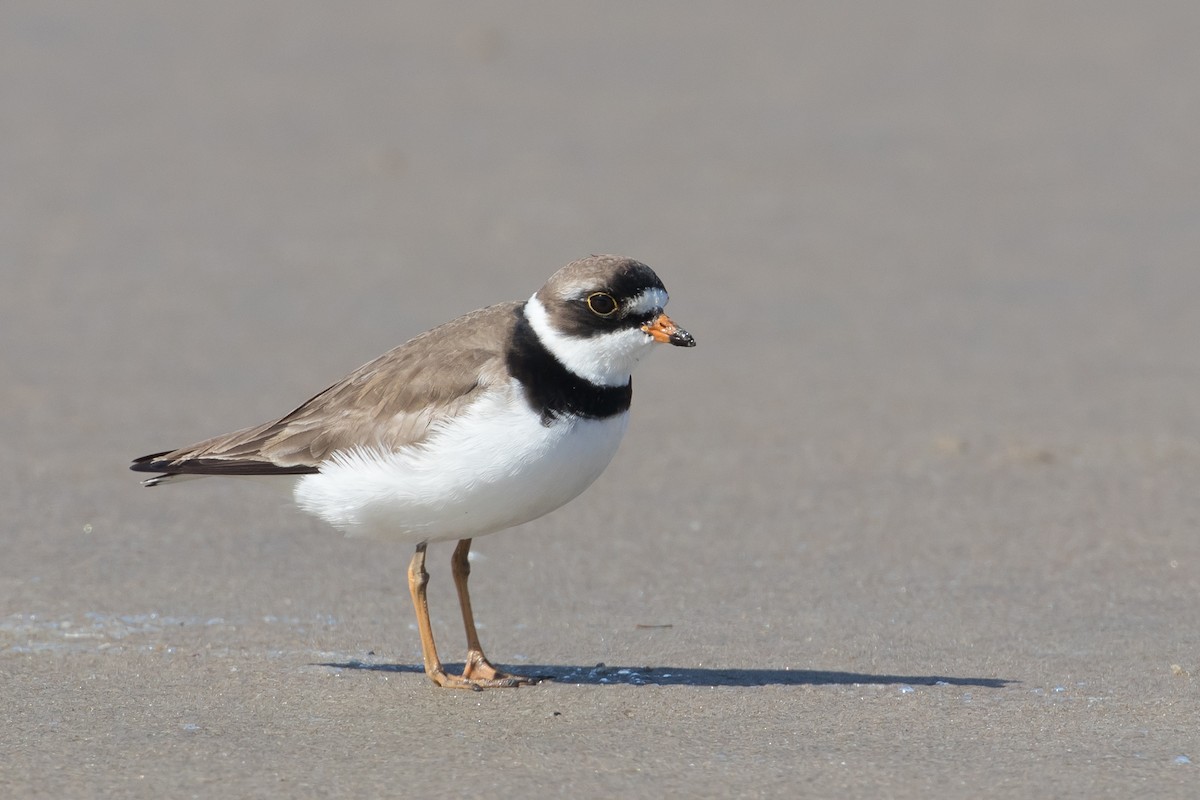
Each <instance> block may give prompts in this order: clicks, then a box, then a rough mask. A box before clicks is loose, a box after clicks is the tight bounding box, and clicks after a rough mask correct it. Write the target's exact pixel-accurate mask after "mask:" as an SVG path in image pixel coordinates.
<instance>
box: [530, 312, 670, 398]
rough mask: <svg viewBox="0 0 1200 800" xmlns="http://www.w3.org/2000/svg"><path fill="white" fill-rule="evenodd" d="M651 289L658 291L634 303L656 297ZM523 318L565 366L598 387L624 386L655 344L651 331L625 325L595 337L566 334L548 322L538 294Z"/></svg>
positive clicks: (548, 319)
mask: <svg viewBox="0 0 1200 800" xmlns="http://www.w3.org/2000/svg"><path fill="white" fill-rule="evenodd" d="M651 292H661V290H658V289H649V290H647V291H645V292H642V293H641V294H640V295H638V297H637V298H636V299H635V300H634V301H633V303H634V304H637V305H646V304H649V303H652V302H654V300H656V299H657V298H653V297H652V296H651V295H650V293H651ZM661 294H662V300H663V302H666V292H661ZM631 307H632V306H631ZM661 307H662V304H661V303H656V304H655V305H653V306H647V307H646V308H645V311H649V310H652V308H661ZM645 311H643V312H642V313H645ZM525 318H526V319H528V320H529V325H530V326H531V327H532V328H533V332H534V333H536V334H537V336H538V338H539V339H541V340H542V344H544V345H546V349H547V350H549V351H550V352H551V353H552V354H553V355H554V357H555V358H557V359H558V360H559V362H560V363H561V364H562V365H563V366H564V367H566V368H567V369H568V370H570V371H571V372H573V373H575V374H576V375H578V376H579V377H581V378H586V379H587V380H589V381H591V382H592V383H595V384H598V385H600V386H624V385H625V384H626V383H628V382H629V376H630V375H632V374H633V368H634V367H636V366H637V364H638V362H639V361H641V360H642V358H644V357H645V355H646V353H648V352H649V351H650V348H652V347H653V346H654V344H655V342H654V339H653V338H652V337H651V336H650V334H648V333H646V332H645V331H643V330H641V329H640V328H626V329H624V330H619V331H613V332H612V333H602V334H598V335H596V336H568V335H567V334H565V333H562V332H560V331H557V330H555V329H554V327H553V326H552V325H551V324H550V317H549V315H548V314H547V313H546V307H545V306H543V305H542V301H541V300H538V298H537V295H534V296H533V297H531V298H529V302H528V303H526V304H525Z"/></svg>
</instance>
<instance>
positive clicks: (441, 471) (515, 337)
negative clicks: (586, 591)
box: [131, 256, 695, 689]
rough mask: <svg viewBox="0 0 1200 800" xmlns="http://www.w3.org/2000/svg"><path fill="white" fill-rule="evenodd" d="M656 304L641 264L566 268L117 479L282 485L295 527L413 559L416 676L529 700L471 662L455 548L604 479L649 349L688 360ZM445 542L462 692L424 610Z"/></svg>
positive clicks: (462, 558)
mask: <svg viewBox="0 0 1200 800" xmlns="http://www.w3.org/2000/svg"><path fill="white" fill-rule="evenodd" d="M666 304H667V290H666V289H665V288H664V287H663V284H662V281H660V280H659V278H658V276H657V275H655V274H654V271H653V270H651V269H650V268H649V267H647V266H646V265H645V264H642V263H640V262H637V261H634V260H632V259H628V258H621V257H618V256H592V257H590V258H585V259H582V260H580V261H575V262H573V263H571V264H568V265H567V266H565V267H563V268H562V269H560V270H559V271H558V272H556V273H554V274H553V275H552V276H550V280H548V281H547V282H546V285H545V286H543V287H542V288H541V289H539V290H538V291H537V292H536V293H535V294H534V295H533V296H532V297H530V298H529V299H528V300H527V301H525V302H523V303H520V302H516V303H503V304H500V305H495V306H489V307H488V308H484V309H480V310H479V311H473V312H471V313H470V314H467V315H465V316H462V317H459V318H458V319H456V320H453V321H451V322H447V323H446V324H444V325H440V326H438V327H436V328H434V329H433V330H430V331H427V332H426V333H423V334H421V335H420V336H417V337H416V338H414V339H411V340H410V341H408V342H407V343H405V344H402V345H400V346H399V347H397V348H395V349H394V350H391V351H389V352H387V353H385V354H384V355H382V356H380V357H379V358H377V359H375V360H374V361H371V362H370V363H367V364H364V365H363V366H361V367H359V368H358V369H356V370H355V371H354V372H352V373H350V374H349V375H348V376H346V377H345V378H344V379H342V380H341V381H338V382H337V383H335V384H334V385H333V386H330V387H329V388H328V389H326V390H325V391H323V392H321V393H320V394H318V395H317V396H315V397H313V398H312V399H311V400H309V401H307V402H306V403H304V404H303V405H301V406H300V407H299V408H297V409H296V410H294V411H292V412H290V413H288V414H286V415H284V416H283V417H280V418H279V419H277V420H273V421H271V422H267V423H264V424H262V425H257V426H255V427H252V428H246V429H244V430H240V431H235V432H233V433H229V434H226V435H224V436H217V437H215V438H212V439H208V440H206V441H203V442H200V443H199V444H194V445H191V446H189V447H183V448H180V449H178V450H168V451H165V452H162V453H154V454H152V455H148V456H142V457H141V458H139V459H137V460H135V461H134V462H133V465H132V467H131V468H132V469H134V470H137V471H139V472H159V473H163V474H161V475H157V476H155V477H153V478H149V479H148V480H146V481H143V483H144V484H145V485H146V486H158V485H160V484H164V483H170V482H173V481H177V480H183V479H187V478H196V477H204V476H211V475H231V476H275V477H277V478H278V479H279V480H290V481H292V482H293V483H294V487H293V498H294V499H295V502H296V504H297V505H298V506H299V507H300V508H301V509H302V510H304V511H306V512H309V513H311V514H314V515H316V516H318V517H320V518H321V519H323V520H325V521H326V522H328V523H330V524H331V525H333V526H334V527H336V528H339V529H341V530H342V531H344V532H346V533H347V534H349V535H352V536H372V537H380V538H386V539H391V540H396V541H400V542H407V543H409V544H413V545H416V553H415V554H414V555H413V558H412V562H411V563H410V564H409V567H408V584H409V589H410V591H411V593H412V599H413V605H414V606H415V608H416V613H417V625H418V628H419V630H420V633H421V649H422V653H423V656H424V661H425V672H426V674H427V675H429V677H430V678H431V679H432V680H433V681H434V682H435V683H437V684H438V685H439V686H447V687H459V688H469V689H480V688H490V687H502V686H520V685H522V684H527V683H535V682H536V679H533V678H527V677H523V676H520V675H509V674H505V673H503V672H501V671H499V670H498V669H496V668H495V667H494V666H492V664H491V663H490V662H489V661H488V659H487V657H486V656H485V655H484V654H483V649H482V648H481V647H480V644H479V636H478V634H477V633H476V631H475V622H474V618H473V616H472V613H471V599H470V595H469V593H468V591H467V577H468V575H469V573H470V565H469V563H468V560H467V556H468V553H469V551H470V548H471V539H472V538H473V537H477V536H483V535H484V534H488V533H495V532H497V531H502V530H504V529H506V528H511V527H513V526H515V525H520V524H522V523H524V522H529V521H530V520H533V519H537V518H538V517H540V516H542V515H543V514H548V513H549V512H551V511H553V510H554V509H556V508H558V507H559V506H561V505H563V504H564V503H566V502H567V501H569V500H571V499H573V498H575V497H576V496H578V495H579V494H580V492H582V491H583V490H584V489H586V488H587V487H588V486H589V485H591V483H592V482H593V481H594V480H596V478H597V477H598V476H599V475H600V473H601V472H603V471H604V468H605V467H606V466H608V463H609V461H611V460H612V457H613V455H614V454H615V453H616V451H617V445H618V444H619V443H620V441H621V436H622V435H623V434H624V433H625V428H626V424H627V422H628V417H629V400H630V396H631V393H632V379H631V377H630V375H631V373H632V371H633V368H634V367H635V366H636V365H637V363H638V361H640V360H641V358H642V357H643V356H645V355H646V353H647V352H648V351H649V350H650V348H651V347H652V346H653V345H654V344H656V343H659V342H665V343H668V344H673V345H678V346H681V347H692V346H693V345H695V341H694V340H693V339H692V337H691V335H690V334H689V333H688V332H687V331H685V330H683V329H682V328H680V327H679V326H677V325H676V324H675V323H674V322H672V321H671V319H670V318H669V317H668V316H667V315H666V314H664V313H663V306H665V305H666ZM454 539H457V540H458V546H457V547H456V548H455V549H454V555H453V557H452V558H451V562H450V564H451V571H452V573H453V575H454V583H455V586H456V588H457V589H458V599H459V603H460V604H461V607H462V616H463V624H464V626H465V627H466V633H467V658H466V663H465V665H464V667H463V672H462V674H461V675H449V674H447V673H446V671H445V669H444V668H443V667H442V662H441V660H440V659H439V658H438V654H437V648H436V647H435V645H434V640H433V631H432V628H431V626H430V622H429V607H428V604H427V602H426V593H425V587H426V584H427V583H428V581H429V575H428V573H427V572H426V571H425V548H426V546H427V545H428V544H429V543H430V542H441V541H450V540H454Z"/></svg>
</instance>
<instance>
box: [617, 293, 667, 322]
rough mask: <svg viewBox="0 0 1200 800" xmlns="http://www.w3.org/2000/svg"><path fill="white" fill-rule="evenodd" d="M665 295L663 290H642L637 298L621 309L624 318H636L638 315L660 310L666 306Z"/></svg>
mask: <svg viewBox="0 0 1200 800" xmlns="http://www.w3.org/2000/svg"><path fill="white" fill-rule="evenodd" d="M668 299H669V298H668V297H667V293H666V291H665V290H663V289H659V288H657V287H654V288H650V289H643V290H642V291H641V292H639V293H638V295H637V297H635V298H633V299H632V300H630V301H629V302H628V303H626V304H625V308H624V309H623V310H624V312H625V315H626V316H635V317H636V316H638V315H639V314H646V313H649V312H651V311H653V310H655V309H656V308H662V307H664V306H665V305H666V304H667V300H668Z"/></svg>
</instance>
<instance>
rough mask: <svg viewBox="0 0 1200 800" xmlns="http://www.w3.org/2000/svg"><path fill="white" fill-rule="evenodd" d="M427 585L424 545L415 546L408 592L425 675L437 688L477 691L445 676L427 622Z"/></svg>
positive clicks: (409, 565) (469, 683)
mask: <svg viewBox="0 0 1200 800" xmlns="http://www.w3.org/2000/svg"><path fill="white" fill-rule="evenodd" d="M428 584H429V573H428V572H426V571H425V545H423V544H419V545H417V552H416V553H414V554H413V557H412V561H411V562H409V564H408V590H409V591H410V592H412V599H413V607H414V608H415V609H416V611H417V628H418V629H419V630H420V631H421V655H422V656H423V657H424V659H425V674H426V675H428V676H429V679H430V680H431V681H433V682H434V683H436V684H437V685H438V686H444V687H446V688H450V689H479V688H480V687H479V686H478V685H476V684H475V683H473V682H471V681H468V680H464V679H463V678H462V677H460V676H458V675H447V674H446V670H445V669H444V668H443V667H442V660H441V659H440V658H438V653H437V645H435V644H434V643H433V625H431V624H430V622H429V601H428V600H427V599H426V597H425V587H426V586H427V585H428Z"/></svg>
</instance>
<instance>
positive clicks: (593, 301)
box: [587, 292, 617, 317]
mask: <svg viewBox="0 0 1200 800" xmlns="http://www.w3.org/2000/svg"><path fill="white" fill-rule="evenodd" d="M587 307H588V308H590V309H591V310H592V313H593V314H595V315H596V316H598V317H611V316H612V315H613V314H615V313H617V301H616V300H615V299H614V298H613V296H612V295H611V294H608V293H607V292H592V293H591V294H589V295H588V296H587Z"/></svg>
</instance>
